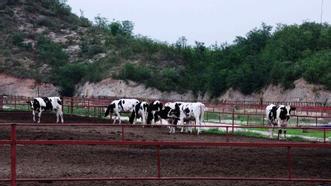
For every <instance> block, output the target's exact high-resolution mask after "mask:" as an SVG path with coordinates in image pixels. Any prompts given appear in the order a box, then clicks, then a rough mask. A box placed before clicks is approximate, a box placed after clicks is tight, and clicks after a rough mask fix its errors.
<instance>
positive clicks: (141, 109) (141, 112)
mask: <svg viewBox="0 0 331 186" xmlns="http://www.w3.org/2000/svg"><path fill="white" fill-rule="evenodd" d="M147 109H148V103H147V102H145V101H142V102H139V103H138V104H137V105H136V106H135V108H134V110H133V111H132V113H131V116H130V118H129V122H130V123H131V124H135V123H136V122H137V119H138V118H141V123H142V124H143V125H145V124H146V118H147Z"/></svg>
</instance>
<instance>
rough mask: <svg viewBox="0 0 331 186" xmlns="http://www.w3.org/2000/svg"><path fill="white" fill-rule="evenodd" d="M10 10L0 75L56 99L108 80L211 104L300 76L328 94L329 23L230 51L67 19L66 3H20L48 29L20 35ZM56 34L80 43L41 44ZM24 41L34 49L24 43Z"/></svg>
mask: <svg viewBox="0 0 331 186" xmlns="http://www.w3.org/2000/svg"><path fill="white" fill-rule="evenodd" d="M10 6H14V5H10ZM10 6H7V7H5V8H4V10H3V11H0V15H1V16H0V20H1V21H0V33H1V34H2V35H5V36H6V37H3V38H5V39H3V40H2V41H0V49H1V50H0V55H1V56H4V57H5V59H4V60H3V61H4V63H0V71H4V72H7V73H11V74H14V75H18V76H19V77H32V78H35V79H37V80H39V81H46V82H52V83H54V84H56V85H58V86H59V87H60V88H61V92H62V94H63V95H72V94H73V93H74V90H75V86H76V84H78V83H82V82H85V81H93V82H95V81H100V80H101V79H103V78H106V77H109V76H112V77H114V78H118V79H124V80H133V81H136V82H140V83H144V84H145V85H146V86H147V87H155V88H157V89H159V90H161V91H172V90H174V91H178V92H185V91H188V90H191V91H192V92H193V93H194V94H196V95H198V94H204V93H208V94H209V95H210V96H211V97H212V98H213V97H217V96H219V95H220V94H222V93H223V92H224V91H226V90H227V89H229V88H233V89H236V90H240V91H241V92H243V93H244V94H250V93H252V92H258V91H259V90H261V89H262V88H263V87H265V86H267V85H269V84H275V85H277V84H280V85H282V86H283V87H285V88H293V87H294V84H293V82H294V81H295V80H297V79H299V78H304V79H305V80H307V81H308V82H311V83H314V84H321V85H324V86H325V87H326V88H328V89H331V73H330V70H331V26H330V25H329V24H318V23H313V22H304V23H302V24H301V25H278V26H277V27H276V28H274V29H272V27H271V26H268V25H265V24H262V25H261V27H259V28H255V29H253V30H251V31H250V32H248V33H247V34H246V36H238V37H237V38H236V39H235V40H234V42H233V44H231V45H229V44H222V45H217V44H215V45H212V46H205V44H204V43H202V42H198V41H196V42H195V45H192V46H191V45H188V44H187V40H186V38H185V37H184V36H183V37H180V38H179V39H178V41H177V42H176V43H174V44H168V43H164V42H159V41H156V40H153V39H150V38H148V37H144V36H141V35H134V34H133V32H132V31H133V28H134V24H133V23H132V22H130V21H112V22H109V21H108V20H107V19H105V18H103V17H100V16H98V17H96V18H95V21H94V22H91V21H89V20H88V19H86V18H85V17H84V16H83V15H81V16H80V17H78V16H76V15H74V14H72V13H71V8H70V7H69V6H68V5H67V4H66V1H65V0H36V1H24V2H23V3H21V4H19V6H23V9H24V10H25V11H26V12H25V13H26V14H27V16H26V17H27V18H32V17H39V18H38V19H37V20H30V21H31V22H30V23H31V24H33V26H34V28H39V27H47V30H45V31H44V32H43V33H28V32H24V33H23V32H21V31H17V27H16V26H17V25H13V23H15V20H14V18H12V17H13V15H14V9H13V8H11V7H10ZM36 12H38V13H36ZM32 14H41V15H43V16H31V15H32ZM28 15H30V16H28ZM82 28H83V29H82ZM63 29H69V30H75V31H76V32H77V33H79V41H78V42H79V43H75V42H77V40H74V39H73V40H68V41H67V42H66V43H62V44H58V43H54V42H53V41H51V40H50V39H49V38H48V36H47V34H48V33H49V32H50V31H52V32H55V33H56V32H62V31H61V30H63ZM31 40H32V41H34V42H32V43H34V44H35V45H34V46H32V44H31V42H30V43H29V42H26V41H31ZM69 45H79V47H80V52H79V54H78V56H75V58H74V59H73V60H72V58H71V57H72V56H70V55H68V53H67V52H66V51H65V50H64V49H65V48H67V47H68V46H69ZM13 48H14V49H13ZM24 57H28V58H29V59H33V60H34V61H35V62H36V63H35V64H33V63H32V64H29V65H26V64H24V62H22V60H19V59H22V58H24ZM69 61H70V62H69ZM26 66H28V67H26ZM26 68H30V70H26Z"/></svg>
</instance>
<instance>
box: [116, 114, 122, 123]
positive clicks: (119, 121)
mask: <svg viewBox="0 0 331 186" xmlns="http://www.w3.org/2000/svg"><path fill="white" fill-rule="evenodd" d="M117 117H118V123H119V124H120V125H121V124H122V120H121V116H120V114H118V115H117Z"/></svg>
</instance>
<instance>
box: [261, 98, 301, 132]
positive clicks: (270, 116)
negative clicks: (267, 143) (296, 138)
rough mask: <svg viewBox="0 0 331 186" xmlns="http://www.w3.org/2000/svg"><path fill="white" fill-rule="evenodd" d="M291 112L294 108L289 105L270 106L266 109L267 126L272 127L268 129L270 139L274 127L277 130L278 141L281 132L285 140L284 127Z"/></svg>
mask: <svg viewBox="0 0 331 186" xmlns="http://www.w3.org/2000/svg"><path fill="white" fill-rule="evenodd" d="M292 110H295V107H291V106H290V105H274V104H270V105H268V106H267V107H266V117H267V120H268V125H269V126H271V127H272V128H271V129H269V131H270V137H271V138H272V137H273V131H274V127H277V128H278V137H277V138H278V139H279V137H280V134H281V133H282V130H284V138H286V127H287V125H288V120H289V119H290V114H291V111H292Z"/></svg>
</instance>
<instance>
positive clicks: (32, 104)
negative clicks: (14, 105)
mask: <svg viewBox="0 0 331 186" xmlns="http://www.w3.org/2000/svg"><path fill="white" fill-rule="evenodd" d="M26 103H27V104H29V105H30V108H31V110H34V111H39V110H40V103H39V101H38V100H37V99H34V100H33V101H27V102H26Z"/></svg>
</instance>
